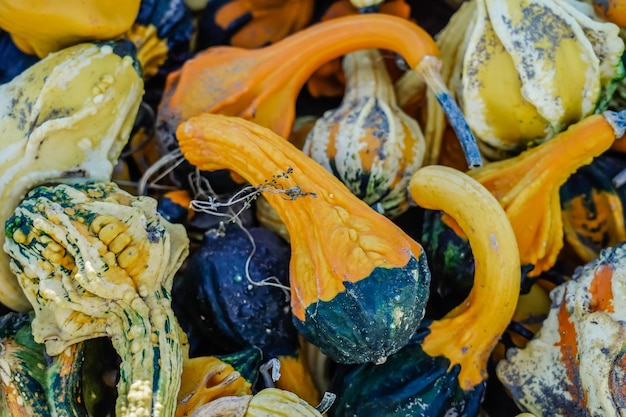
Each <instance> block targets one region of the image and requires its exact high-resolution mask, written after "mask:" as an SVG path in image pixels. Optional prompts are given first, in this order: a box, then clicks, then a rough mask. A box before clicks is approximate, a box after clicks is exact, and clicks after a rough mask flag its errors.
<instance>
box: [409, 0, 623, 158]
mask: <svg viewBox="0 0 626 417" xmlns="http://www.w3.org/2000/svg"><path fill="white" fill-rule="evenodd" d="M580 3H581V2H571V1H570V0H523V1H521V2H520V1H514V0H471V1H468V2H465V3H463V5H462V6H461V7H460V8H459V10H458V11H457V12H456V13H455V15H453V17H452V19H451V20H450V23H449V24H448V25H447V26H446V27H445V28H444V30H442V31H441V33H440V34H439V36H438V38H437V44H438V46H439V48H440V51H441V56H442V62H443V63H444V68H443V69H442V71H441V72H442V76H443V77H444V79H445V81H446V83H447V86H448V88H449V89H450V90H451V91H453V92H454V93H455V94H456V95H457V98H458V101H459V104H460V106H461V108H462V109H463V110H464V113H465V116H466V118H467V122H468V124H469V125H470V127H471V128H472V130H473V131H474V133H475V135H476V137H477V139H478V141H479V144H480V146H481V151H482V152H483V154H484V155H485V156H486V157H488V158H489V159H493V160H497V159H504V158H506V157H509V156H512V155H516V154H518V153H520V152H521V151H523V150H524V149H526V148H528V147H530V146H533V145H535V144H537V143H541V142H544V141H546V140H548V139H550V138H551V137H553V136H554V135H555V134H556V133H558V132H560V131H562V130H564V129H565V128H566V127H567V126H569V125H570V124H572V123H575V122H577V121H579V120H581V119H583V118H584V117H586V116H588V115H590V114H592V113H593V112H594V111H595V110H596V107H597V106H598V105H599V104H601V102H602V100H603V98H604V96H605V95H610V94H611V91H612V83H613V81H614V80H617V79H620V78H622V77H623V76H624V68H623V65H622V64H621V55H622V52H623V51H624V42H623V41H622V40H621V39H620V37H619V28H618V27H617V26H615V25H614V24H612V23H606V22H599V21H596V20H594V19H592V18H591V17H590V16H589V15H588V13H592V11H591V10H590V9H589V8H587V9H585V8H584V5H581V4H580ZM407 94H408V93H407ZM431 102H432V103H431ZM428 112H429V116H428V118H429V123H428V129H427V130H428V131H429V132H434V134H435V135H437V137H435V138H428V140H430V141H431V142H432V143H435V144H436V143H438V141H439V140H440V136H441V135H442V134H443V125H444V124H445V121H444V117H443V113H441V111H440V110H439V109H438V108H437V106H436V105H434V102H433V101H432V100H429V106H428ZM429 143H430V142H429Z"/></svg>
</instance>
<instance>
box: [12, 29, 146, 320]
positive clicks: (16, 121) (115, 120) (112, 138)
mask: <svg viewBox="0 0 626 417" xmlns="http://www.w3.org/2000/svg"><path fill="white" fill-rule="evenodd" d="M133 52H134V48H133V47H132V45H130V42H128V41H120V42H110V43H102V44H81V45H77V46H74V47H71V48H67V49H64V50H62V51H61V52H58V53H55V54H51V55H49V56H48V57H47V58H45V59H43V60H41V61H39V62H38V63H36V64H35V65H33V66H32V67H30V68H28V69H27V70H26V71H24V72H23V73H22V74H20V75H19V76H17V77H15V78H14V79H13V80H12V81H11V82H9V83H7V84H3V85H0V149H2V152H1V157H0V200H1V201H2V205H1V206H0V221H2V222H3V221H5V220H6V219H7V218H9V217H10V216H11V215H12V214H13V210H14V209H15V207H17V205H18V204H19V202H20V201H21V200H22V198H24V195H25V194H26V193H27V192H28V191H29V190H30V189H32V188H33V187H35V186H37V185H41V184H44V183H49V182H75V181H77V180H84V179H85V178H87V179H93V180H97V181H108V180H110V178H111V173H112V172H113V167H114V166H115V164H116V163H117V158H118V156H119V155H120V152H121V151H122V149H123V148H124V146H125V145H126V142H127V141H128V138H129V136H130V132H131V129H132V127H133V122H134V120H135V117H136V115H137V109H138V108H139V104H140V102H141V97H142V95H143V81H142V78H141V76H140V74H139V73H138V71H137V63H136V61H135V58H134V56H133ZM3 241H4V235H0V245H1V244H2V243H3ZM0 255H1V256H0V303H2V304H5V305H6V306H8V307H10V308H12V309H14V310H29V309H30V308H31V306H30V304H29V303H28V301H27V300H26V298H24V295H23V294H22V291H21V290H20V288H19V286H18V285H17V281H16V279H15V277H14V276H13V274H12V273H11V272H10V271H9V267H8V258H7V256H6V255H5V254H0Z"/></svg>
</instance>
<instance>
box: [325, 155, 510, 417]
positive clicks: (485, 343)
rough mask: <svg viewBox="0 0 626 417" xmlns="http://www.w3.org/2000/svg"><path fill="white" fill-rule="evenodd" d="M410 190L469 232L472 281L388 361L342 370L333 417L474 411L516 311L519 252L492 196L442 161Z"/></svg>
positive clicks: (336, 382) (335, 382) (414, 180)
mask: <svg viewBox="0 0 626 417" xmlns="http://www.w3.org/2000/svg"><path fill="white" fill-rule="evenodd" d="M410 191H411V195H412V196H413V197H414V198H415V199H416V202H417V203H418V204H420V205H422V206H424V207H426V208H428V209H431V210H432V209H441V210H443V211H444V212H446V213H447V214H448V215H450V216H451V217H452V218H454V219H455V220H456V221H457V222H458V224H459V227H460V228H461V229H462V230H463V231H464V232H465V233H466V234H467V237H468V239H469V242H470V244H471V246H472V250H473V251H474V253H475V256H476V260H477V261H476V273H475V278H474V286H473V288H472V291H471V293H470V294H469V296H468V297H467V299H466V300H465V301H464V302H463V303H461V304H459V305H458V306H457V307H456V308H455V309H453V310H452V311H451V312H449V313H448V314H447V315H446V316H445V317H444V318H442V319H441V320H438V321H423V322H422V324H421V325H420V328H419V329H418V330H417V332H416V333H415V334H414V335H413V337H412V339H411V341H410V342H409V343H408V344H407V345H406V346H405V347H403V348H402V349H401V350H399V351H398V352H397V353H394V354H392V355H390V356H389V357H388V358H387V361H386V362H385V363H383V364H379V365H375V364H372V363H368V364H360V365H357V366H352V367H344V368H343V369H342V370H341V371H339V372H338V373H337V375H336V377H335V378H334V380H333V382H332V384H331V388H330V389H331V391H333V392H335V393H336V394H337V403H336V405H335V406H334V407H333V408H332V409H331V415H333V416H336V417H340V416H359V417H361V416H363V417H367V416H405V415H414V414H416V413H417V414H418V415H424V416H441V417H443V416H450V415H467V416H473V415H477V414H478V412H479V408H480V403H481V401H482V399H483V395H484V390H485V384H486V381H485V379H486V377H487V363H488V358H489V355H490V354H491V352H492V350H493V349H494V347H495V346H496V344H497V342H498V340H499V338H500V336H501V334H502V333H503V332H504V330H505V329H506V327H507V325H508V323H509V320H510V319H511V317H512V315H513V312H514V310H515V305H516V302H517V298H518V293H519V288H520V264H519V257H518V254H517V247H516V244H515V238H514V235H513V230H512V228H511V226H510V224H509V222H508V220H507V218H506V215H505V213H504V210H503V209H502V208H501V207H500V205H499V204H498V202H497V201H496V199H495V198H493V196H492V195H490V193H489V192H488V191H487V190H486V189H485V188H484V187H482V186H481V185H480V184H479V183H478V182H476V181H467V178H466V176H465V174H462V173H461V172H459V171H456V170H453V169H452V168H447V167H442V166H428V167H425V168H421V169H419V170H418V171H416V173H415V174H414V175H413V177H412V178H411V184H410ZM442 192H443V194H441V193H442ZM461 195H462V196H463V198H462V200H463V204H458V199H459V198H460V196H461ZM487 219H488V220H487ZM481 299H482V301H481ZM487 300H488V301H487ZM494 312H497V314H494Z"/></svg>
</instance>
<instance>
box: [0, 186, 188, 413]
mask: <svg viewBox="0 0 626 417" xmlns="http://www.w3.org/2000/svg"><path fill="white" fill-rule="evenodd" d="M5 235H6V236H7V238H6V241H5V244H4V250H5V251H6V252H7V253H8V254H9V255H10V257H11V263H10V267H11V271H12V272H13V273H15V275H16V276H17V278H18V281H19V283H20V286H21V288H22V289H23V290H24V293H25V294H26V296H27V298H28V301H29V302H30V303H31V304H32V305H33V307H34V309H35V318H34V319H33V322H32V332H33V336H34V338H35V341H37V342H38V343H44V344H45V346H46V352H47V353H48V354H50V355H59V354H61V353H62V352H63V351H64V350H65V349H67V348H68V347H70V346H72V345H73V344H75V343H77V342H80V341H83V340H87V339H92V338H96V337H102V336H108V337H110V338H111V341H112V343H113V347H114V348H115V350H116V351H117V353H118V354H119V356H120V358H121V366H120V377H119V382H118V384H117V388H118V398H117V404H116V415H118V416H129V417H130V416H133V417H139V416H145V417H148V416H156V415H160V416H170V417H171V416H173V414H174V408H175V405H176V393H177V392H178V389H179V387H180V374H181V370H182V351H181V343H180V334H181V333H182V330H180V328H179V326H178V322H177V320H176V317H175V316H174V312H173V311H172V308H171V297H170V291H171V288H172V279H173V276H174V273H175V271H176V270H177V269H178V267H179V266H180V265H181V263H182V261H183V260H184V258H185V257H186V255H187V252H188V239H187V235H186V233H185V230H184V227H183V226H181V225H172V224H170V223H169V222H167V221H165V220H164V219H162V218H161V217H160V216H159V215H158V213H157V211H156V201H155V200H154V199H152V198H150V197H133V196H131V195H130V194H128V193H126V192H124V191H122V190H120V189H119V188H118V187H117V186H116V185H115V184H112V183H84V184H77V185H74V186H69V185H57V186H54V187H45V186H41V187H37V188H35V189H34V190H32V191H31V192H30V193H29V194H28V196H27V197H26V199H25V200H24V201H22V202H21V204H20V205H19V206H18V207H17V208H16V209H15V213H14V215H13V216H12V217H11V218H9V219H8V220H7V221H6V225H5Z"/></svg>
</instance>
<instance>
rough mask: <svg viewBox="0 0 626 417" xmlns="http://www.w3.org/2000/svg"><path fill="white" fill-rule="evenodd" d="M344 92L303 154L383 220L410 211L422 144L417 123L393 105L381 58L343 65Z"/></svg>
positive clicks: (358, 57) (353, 58)
mask: <svg viewBox="0 0 626 417" xmlns="http://www.w3.org/2000/svg"><path fill="white" fill-rule="evenodd" d="M343 69H344V73H345V76H346V92H345V94H344V97H343V100H342V103H341V105H340V106H339V107H338V108H336V109H334V110H330V111H327V112H326V113H325V114H324V115H323V117H321V118H320V119H319V120H318V121H317V122H316V123H315V126H314V127H313V130H312V131H311V132H310V133H309V135H308V136H307V139H306V141H305V144H304V147H303V152H304V153H305V154H307V155H309V156H311V157H312V158H313V159H315V160H316V161H317V162H318V163H320V164H321V165H322V166H323V167H324V168H325V169H326V170H327V171H329V172H331V173H333V174H334V175H335V176H336V177H337V178H339V179H340V180H341V181H342V182H343V183H344V184H345V185H346V186H347V187H348V189H350V191H352V193H353V194H355V195H356V196H357V197H359V198H361V199H362V200H363V201H365V202H366V203H368V204H369V205H372V206H374V207H375V208H376V209H377V210H378V211H380V212H382V213H383V214H384V215H385V216H387V217H395V216H398V215H399V214H402V213H403V212H404V211H406V210H407V209H408V206H409V201H408V193H407V185H408V183H409V180H410V178H411V175H412V174H413V173H414V172H415V171H416V170H417V169H418V168H419V167H421V165H422V162H423V159H424V152H425V143H424V137H423V134H422V131H421V129H420V127H419V125H418V123H417V121H416V120H415V119H413V118H411V117H410V116H408V115H407V114H406V113H404V112H403V111H402V110H401V109H400V108H399V107H398V105H397V103H396V96H395V92H394V88H393V84H392V82H391V79H390V77H389V74H388V72H387V69H386V67H385V63H384V60H383V58H382V55H381V53H380V52H379V51H378V50H375V49H369V50H363V51H358V52H353V53H351V54H348V55H346V56H345V57H344V59H343Z"/></svg>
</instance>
